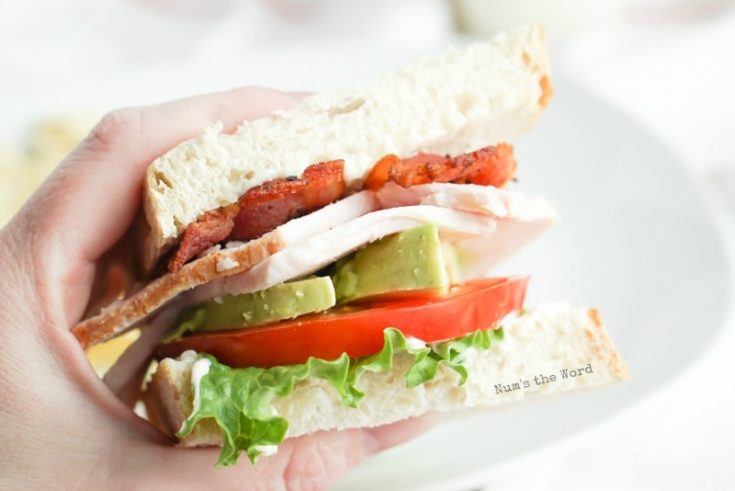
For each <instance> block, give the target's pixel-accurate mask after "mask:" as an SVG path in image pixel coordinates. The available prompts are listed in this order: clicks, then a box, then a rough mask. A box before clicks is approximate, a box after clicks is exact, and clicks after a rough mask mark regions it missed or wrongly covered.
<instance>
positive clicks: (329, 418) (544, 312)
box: [145, 303, 628, 447]
mask: <svg viewBox="0 0 735 491" xmlns="http://www.w3.org/2000/svg"><path fill="white" fill-rule="evenodd" d="M503 327H504V330H505V338H504V339H503V341H501V342H499V343H497V344H496V345H494V346H492V347H491V348H490V349H489V350H487V351H486V352H482V353H479V354H478V355H477V357H475V359H474V360H473V361H472V362H471V364H470V366H469V367H468V368H469V377H468V379H467V382H466V383H465V385H463V386H459V385H458V377H457V374H456V373H455V372H454V371H452V370H450V369H447V368H446V367H444V366H440V370H439V372H438V373H437V376H436V378H435V379H434V380H432V381H430V382H427V383H426V384H424V385H422V386H419V387H415V388H411V389H409V388H406V384H405V379H404V378H403V375H404V373H405V370H406V369H407V362H408V360H407V359H406V358H404V357H403V356H402V355H398V356H397V358H396V360H395V365H394V369H393V370H392V371H390V372H388V373H366V374H364V375H363V378H362V379H361V380H360V382H359V388H360V390H361V391H363V392H364V393H365V397H364V399H362V400H361V401H360V407H359V408H358V409H353V408H349V407H345V406H343V405H341V404H340V399H339V397H338V395H337V393H336V391H335V390H333V388H332V387H331V386H330V385H329V384H328V383H327V382H325V381H323V380H319V379H307V380H304V381H302V382H299V383H298V384H297V386H296V387H295V389H294V391H293V392H292V393H291V394H290V395H288V396H286V397H284V398H280V399H276V400H275V401H274V408H275V410H276V412H277V413H278V415H280V416H281V417H284V418H286V420H288V421H289V429H288V435H287V436H288V437H295V436H299V435H304V434H308V433H312V432H315V431H319V430H331V429H346V428H355V427H373V426H378V425H383V424H388V423H392V422H395V421H399V420H402V419H405V418H409V417H413V416H419V415H421V414H424V413H427V412H432V411H440V412H443V411H451V410H457V409H463V408H473V407H486V406H487V407H490V406H499V405H505V404H509V403H512V402H517V401H520V400H523V399H527V398H536V397H538V396H543V395H552V394H559V393H562V392H567V391H570V390H574V389H582V388H590V387H595V386H600V385H605V384H609V383H611V382H615V381H618V380H624V379H626V378H628V369H627V367H626V365H625V363H624V362H623V360H622V358H621V357H620V355H619V354H618V352H617V350H616V349H615V346H614V345H613V343H612V341H611V339H610V337H609V336H608V334H607V332H606V330H605V328H604V327H603V325H602V323H601V321H600V316H599V314H598V312H597V311H596V310H595V309H572V308H570V307H569V306H568V305H567V304H564V303H559V304H542V305H540V306H538V307H536V308H534V309H532V310H530V311H527V312H526V313H525V314H523V315H522V316H520V317H518V318H515V319H513V320H510V321H508V322H506V323H505V324H504V326H503ZM193 363H194V360H193V359H191V358H190V357H185V356H182V357H180V359H179V360H174V359H170V358H167V359H165V360H162V361H161V362H160V364H159V366H158V369H157V370H156V372H155V374H154V375H153V378H152V380H151V382H150V384H149V385H148V387H147V391H146V394H145V403H146V408H147V411H148V415H149V418H150V419H151V421H153V422H154V424H156V425H157V426H158V427H159V428H161V429H162V430H163V431H164V432H166V433H167V434H169V435H173V434H175V433H176V432H177V431H178V430H179V429H180V428H181V425H182V423H183V422H184V420H185V419H186V418H187V417H188V416H189V414H190V413H191V411H192V401H193V393H192V385H191V367H192V365H193ZM565 369H566V370H569V371H571V370H575V371H577V370H580V369H581V370H580V371H579V372H578V373H576V376H571V373H570V372H567V377H566V378H565V377H564V375H563V374H562V370H565ZM541 375H544V376H546V377H549V378H548V379H547V382H546V383H542V384H538V383H537V382H536V380H534V377H540V376H541ZM552 375H553V376H554V377H555V378H556V380H554V381H551V376H552ZM538 380H539V381H540V382H543V381H542V380H541V379H540V378H539V379H538ZM524 381H528V387H525V386H524ZM220 442H221V436H220V433H219V429H218V428H217V426H216V425H215V424H214V423H213V421H212V420H203V421H202V422H200V423H199V424H198V425H197V426H196V427H195V429H194V431H193V432H192V433H191V435H189V436H188V437H186V438H185V439H183V440H182V441H181V442H180V445H181V446H184V447H196V446H214V445H220Z"/></svg>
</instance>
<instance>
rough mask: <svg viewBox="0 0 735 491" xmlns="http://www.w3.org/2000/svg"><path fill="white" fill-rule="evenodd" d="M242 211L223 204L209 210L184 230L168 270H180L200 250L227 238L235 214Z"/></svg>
mask: <svg viewBox="0 0 735 491" xmlns="http://www.w3.org/2000/svg"><path fill="white" fill-rule="evenodd" d="M239 212H240V208H239V207H238V206H237V205H230V206H223V207H222V208H217V209H216V210H212V211H208V212H207V213H205V214H204V215H202V216H201V217H199V220H197V221H196V222H194V223H192V224H191V225H189V226H188V227H186V230H185V231H184V235H183V237H182V238H181V243H179V247H178V249H176V252H174V254H173V255H172V256H171V258H170V259H169V261H168V271H169V272H170V273H173V272H175V271H178V270H180V269H181V268H182V267H183V266H184V264H186V263H187V262H188V261H189V260H190V259H192V258H193V257H195V256H196V255H197V254H199V253H200V252H204V251H206V250H207V249H209V248H210V247H212V246H213V245H215V244H217V243H218V242H222V241H223V240H225V239H227V237H229V236H230V233H231V232H232V227H233V226H234V224H235V216H237V214H238V213H239Z"/></svg>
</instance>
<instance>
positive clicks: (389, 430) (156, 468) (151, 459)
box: [117, 417, 431, 491]
mask: <svg viewBox="0 0 735 491" xmlns="http://www.w3.org/2000/svg"><path fill="white" fill-rule="evenodd" d="M430 419H431V418H430V417H420V418H413V419H408V420H404V421H400V422H398V423H393V424H391V425H386V426H382V427H378V428H373V429H352V430H345V431H322V432H318V433H313V434H311V435H306V436H301V437H298V438H292V439H289V440H286V442H284V443H283V444H282V445H280V446H279V448H278V453H277V454H275V455H273V456H270V457H262V458H261V459H259V460H258V461H257V463H256V464H255V465H253V464H251V463H250V462H249V461H248V460H247V459H245V458H244V457H241V458H240V460H239V461H238V463H237V464H235V465H233V466H231V467H226V468H224V469H216V468H215V467H214V463H215V462H216V461H217V454H218V453H219V450H218V449H211V448H202V449H196V448H189V449H181V448H172V447H162V446H158V445H155V446H154V445H149V446H146V447H145V449H143V451H140V450H135V451H133V452H132V454H131V460H128V461H127V462H126V465H125V468H124V469H120V474H121V478H122V480H123V481H125V479H127V480H129V481H130V483H131V484H134V483H136V482H146V483H148V484H149V485H150V486H149V487H151V488H152V489H158V488H159V487H160V488H162V489H163V488H168V489H181V490H186V489H202V488H212V489H222V490H227V489H238V490H242V489H245V490H253V491H260V490H272V489H288V490H292V491H306V490H310V491H311V490H320V489H327V488H328V487H329V486H331V485H332V484H333V483H334V482H335V481H336V480H337V479H339V478H340V477H342V476H343V475H344V474H345V473H346V472H347V471H348V470H349V469H351V468H352V467H354V466H355V465H357V464H359V463H361V462H363V461H364V460H365V459H366V458H367V457H369V456H370V455H373V454H374V453H376V452H379V451H382V450H384V449H387V448H389V447H393V446H396V445H399V444H401V443H404V442H406V441H408V440H410V439H411V438H414V437H415V436H417V435H419V434H420V433H422V432H424V431H425V430H426V429H427V428H428V427H429V426H430ZM143 463H145V464H143ZM141 465H145V469H142V468H141ZM131 468H132V469H134V470H133V471H132V472H131ZM136 471H138V472H136ZM117 482H120V481H117ZM121 487H124V486H121Z"/></svg>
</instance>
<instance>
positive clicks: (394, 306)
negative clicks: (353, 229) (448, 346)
mask: <svg viewBox="0 0 735 491" xmlns="http://www.w3.org/2000/svg"><path fill="white" fill-rule="evenodd" d="M527 284H528V277H518V278H491V279H484V280H476V281H470V282H467V283H464V284H461V285H456V286H453V287H452V288H451V289H450V291H449V293H448V294H447V295H444V296H440V297H436V296H434V297H426V298H421V299H417V298H404V299H400V300H381V301H376V302H373V303H370V304H360V305H359V306H358V307H343V308H339V309H336V310H331V311H329V312H328V313H323V314H312V315H308V316H303V317H299V318H298V319H295V320H292V321H284V322H279V323H277V324H271V325H268V326H261V327H251V328H244V329H239V330H228V331H217V332H208V333H200V334H194V335H192V336H189V337H185V338H181V339H179V340H177V341H173V342H171V343H167V344H163V345H161V346H160V347H159V349H158V354H159V356H161V357H175V356H178V355H180V354H181V353H183V352H184V351H186V350H195V351H197V352H199V353H209V354H211V355H214V357H215V358H217V360H219V361H220V362H222V363H224V364H227V365H229V366H233V367H248V366H255V367H273V366H278V365H293V364H296V363H303V362H305V361H306V360H307V359H308V358H309V357H310V356H314V357H317V358H322V359H326V360H333V359H336V358H338V357H339V356H340V355H341V354H342V353H347V354H348V355H350V356H352V357H358V356H367V355H371V354H373V353H377V352H378V351H380V350H381V349H382V348H383V330H384V329H385V328H387V327H395V328H397V329H399V330H400V331H402V332H403V333H404V334H405V335H407V336H413V337H416V338H419V339H421V340H423V341H426V342H435V341H444V340H447V339H452V338H456V337H459V336H462V335H465V334H468V333H471V332H473V331H476V330H478V329H489V328H491V327H494V326H495V325H496V324H497V322H498V321H500V320H501V319H502V318H503V317H505V316H506V315H507V314H509V313H510V312H513V311H518V310H520V308H521V307H522V306H523V299H524V297H525V295H526V285H527Z"/></svg>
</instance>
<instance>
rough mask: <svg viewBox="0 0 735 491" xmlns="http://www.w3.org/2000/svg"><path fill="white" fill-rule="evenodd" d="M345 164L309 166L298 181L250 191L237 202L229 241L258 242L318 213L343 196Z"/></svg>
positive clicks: (283, 181)
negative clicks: (256, 240) (264, 236)
mask: <svg viewBox="0 0 735 491" xmlns="http://www.w3.org/2000/svg"><path fill="white" fill-rule="evenodd" d="M343 172H344V160H331V161H329V162H322V163H319V164H314V165H310V166H309V167H307V168H306V170H304V173H303V174H302V175H301V178H300V179H298V178H294V177H291V178H285V179H275V180H273V181H268V182H266V183H263V184H261V185H260V186H257V187H255V188H252V189H250V190H249V191H247V192H246V193H245V194H243V195H242V196H241V197H240V199H239V200H238V201H237V204H238V206H239V207H240V213H239V214H238V215H237V218H235V227H234V228H233V230H232V236H231V237H232V238H233V239H236V240H252V239H257V238H258V237H260V236H261V235H263V234H265V233H267V232H270V231H271V230H273V229H274V228H276V227H278V226H279V225H282V224H284V223H286V222H287V221H289V220H291V219H292V218H296V217H298V216H301V215H305V214H307V213H310V212H312V211H314V210H318V209H319V208H322V207H323V206H326V205H328V204H329V203H331V202H332V201H336V200H338V199H339V198H341V197H342V195H343V194H344V192H345V181H344V177H343Z"/></svg>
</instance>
